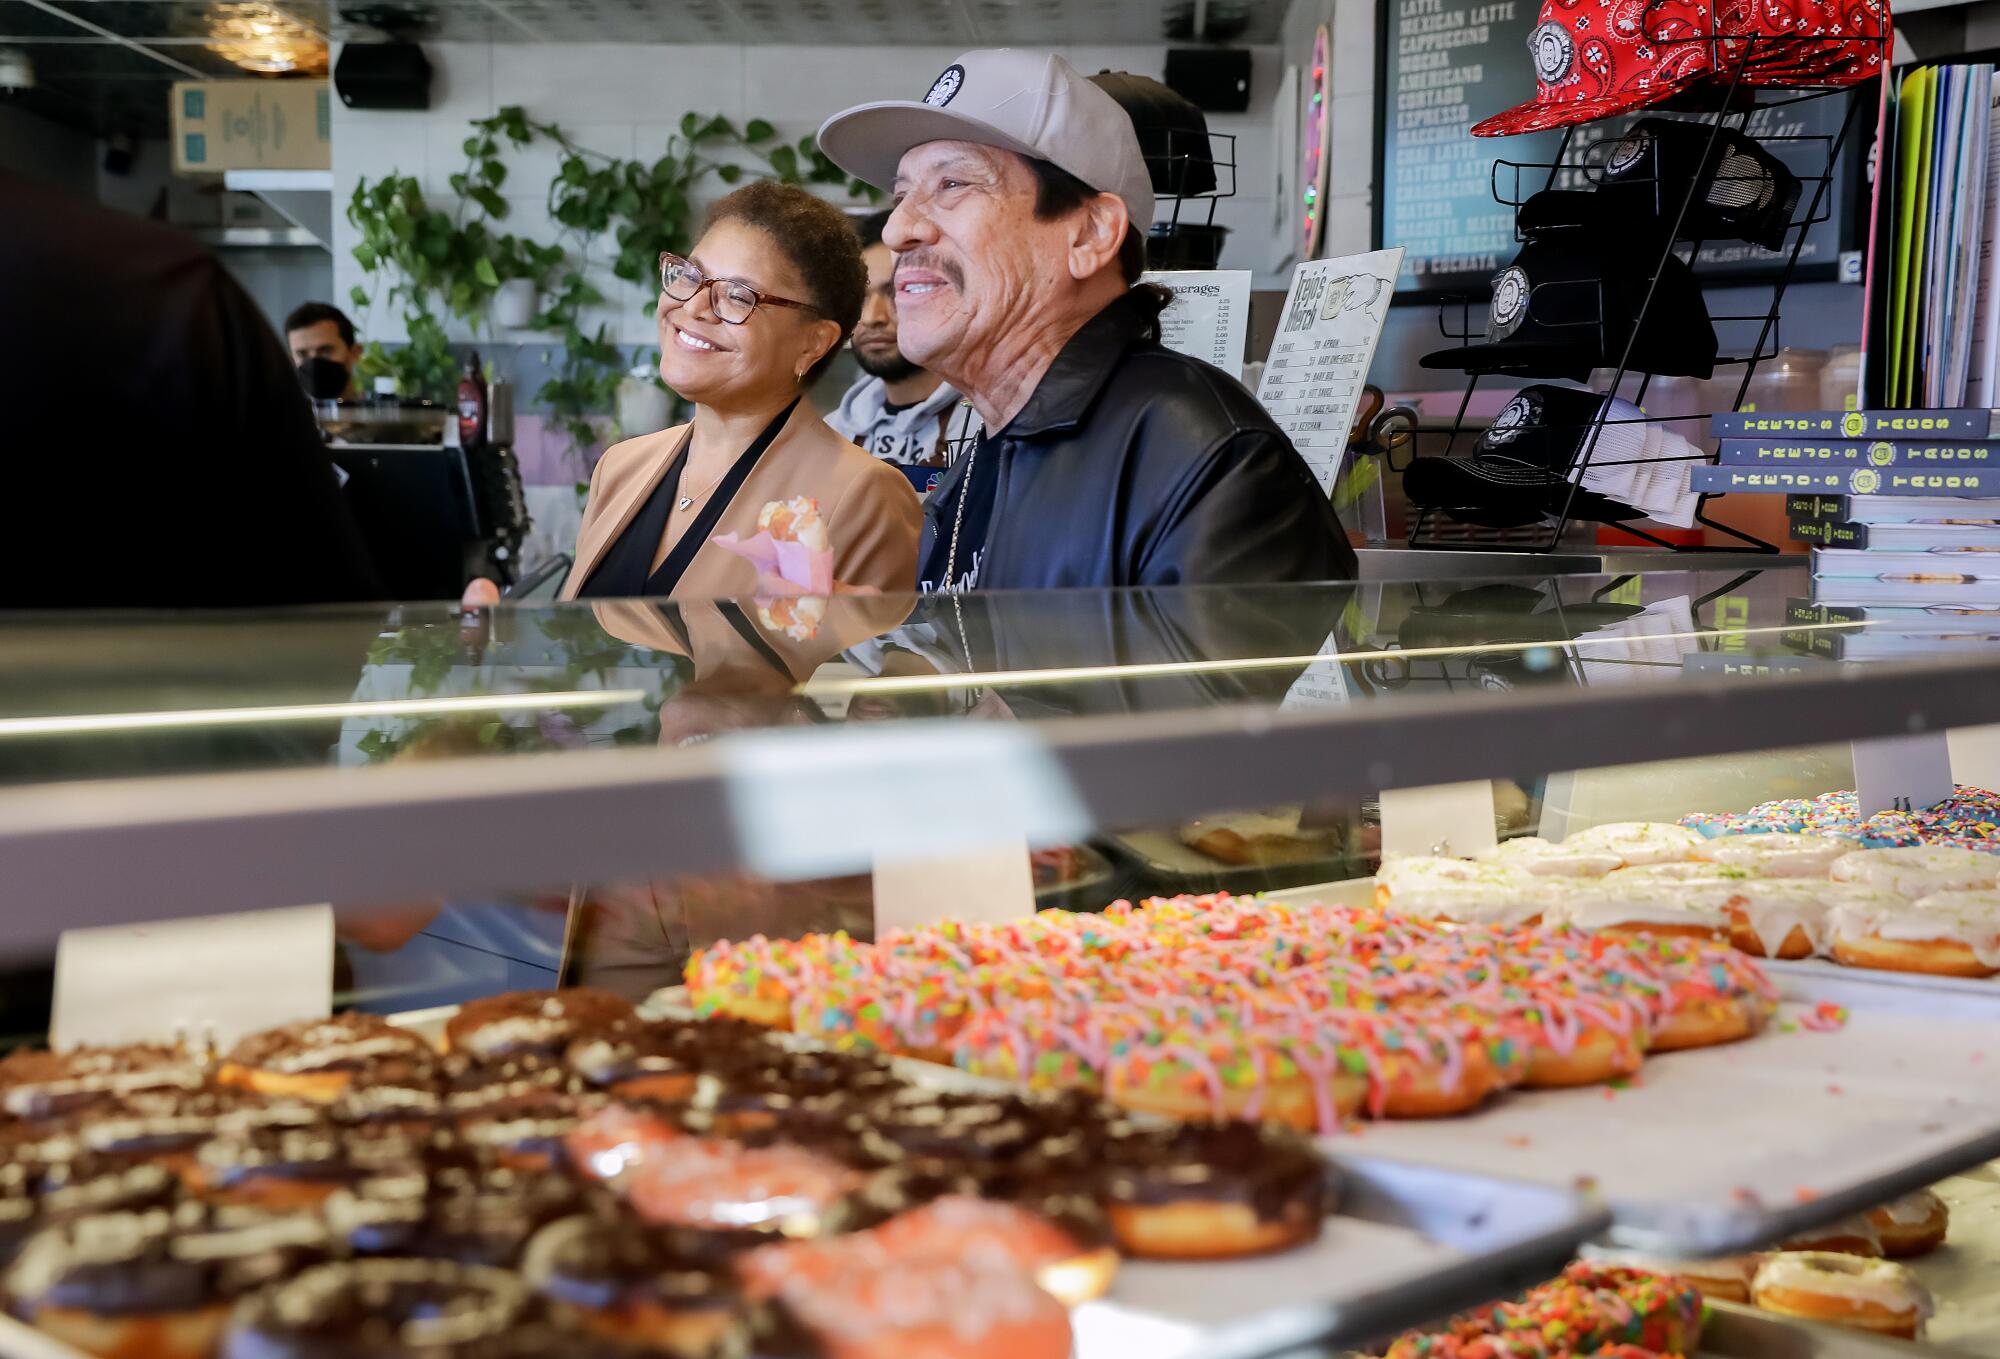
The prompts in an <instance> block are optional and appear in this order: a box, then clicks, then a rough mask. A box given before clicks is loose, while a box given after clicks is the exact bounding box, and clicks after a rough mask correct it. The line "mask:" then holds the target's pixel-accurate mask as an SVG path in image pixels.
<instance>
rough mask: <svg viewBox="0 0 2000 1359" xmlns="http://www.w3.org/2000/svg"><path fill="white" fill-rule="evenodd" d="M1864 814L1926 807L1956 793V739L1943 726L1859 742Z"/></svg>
mask: <svg viewBox="0 0 2000 1359" xmlns="http://www.w3.org/2000/svg"><path fill="white" fill-rule="evenodd" d="M1854 789H1855V795H1856V797H1857V798H1858V799H1859V800H1860V803H1861V815H1863V816H1873V815H1874V814H1875V813H1877V812H1892V811H1921V810H1923V809H1924V808H1925V807H1934V806H1936V805H1937V804H1938V803H1940V802H1943V801H1944V800H1945V799H1946V798H1948V797H1950V796H1951V741H1950V738H1949V737H1947V736H1946V735H1945V733H1943V732H1941V731H1932V732H1925V733H1924V734H1923V735H1921V736H1885V737H1881V738H1879V739H1877V740H1873V741H1856V742H1855V743H1854Z"/></svg>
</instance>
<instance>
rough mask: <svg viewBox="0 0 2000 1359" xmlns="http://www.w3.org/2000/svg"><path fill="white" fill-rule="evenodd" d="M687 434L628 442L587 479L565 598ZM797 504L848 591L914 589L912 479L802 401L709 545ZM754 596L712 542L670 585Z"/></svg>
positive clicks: (705, 595)
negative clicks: (810, 517) (817, 519)
mask: <svg viewBox="0 0 2000 1359" xmlns="http://www.w3.org/2000/svg"><path fill="white" fill-rule="evenodd" d="M687 430H688V427H687V426H686V425H676V426H675V427H674V428H672V429H664V430H661V431H660V432H659V433H658V434H643V435H641V436H639V437H638V438H636V439H627V440H626V441H625V442H623V443H621V444H614V445H612V446H611V447H610V448H607V449H606V450H605V451H604V456H603V457H602V458H599V459H598V461H597V469H596V470H595V471H594V472H592V473H591V474H590V498H589V500H588V501H586V502H585V504H584V507H583V526H582V527H581V528H579V529H578V530H577V535H576V564H575V565H574V566H572V567H570V572H569V579H568V580H566V581H564V582H563V588H562V595H561V597H562V598H563V599H574V598H576V592H577V590H578V589H580V588H581V587H582V585H583V582H584V581H585V580H587V579H589V577H590V573H591V571H592V570H594V569H595V568H596V566H597V564H598V562H599V561H601V560H603V557H604V554H605V552H606V551H607V550H608V549H609V548H610V547H611V545H612V544H613V543H614V542H616V541H618V535H619V534H620V533H622V532H624V529H625V526H626V525H627V524H628V523H630V522H631V521H632V517H633V516H634V515H636V514H637V513H638V512H639V507H640V506H641V505H643V504H645V503H646V497H647V496H649V495H651V494H652V492H653V488H654V487H655V486H657V485H659V483H660V478H661V477H662V476H664V475H665V474H666V470H667V464H668V463H670V462H672V461H673V456H674V450H675V449H676V448H678V447H679V446H680V442H681V438H682V436H684V435H685V434H686V433H687ZM795 495H804V496H811V497H812V498H813V499H814V500H817V501H818V502H819V512H820V516H821V518H823V519H824V520H825V521H826V530H827V536H828V537H829V538H830V539H832V542H833V578H834V579H835V580H837V581H839V582H840V583H842V584H843V585H872V586H874V587H875V588H876V589H878V590H882V591H885V592H888V593H898V592H908V591H911V590H914V589H915V588H916V580H917V539H918V537H919V535H920V534H921V533H922V531H923V522H924V516H923V510H922V508H921V507H920V506H919V504H918V501H917V493H916V491H915V490H914V489H913V488H912V487H911V486H910V482H909V479H908V478H907V477H905V476H904V475H903V474H902V473H901V472H899V471H897V470H896V469H895V468H894V467H892V466H890V465H889V464H888V463H885V462H882V461H880V460H878V459H876V458H872V457H870V456H869V455H868V454H866V453H863V452H862V451H861V450H860V449H858V448H856V447H855V446H854V445H853V444H851V443H849V442H847V440H845V439H843V438H841V437H840V436H839V435H838V434H836V433H834V432H833V431H832V430H831V429H829V428H828V427H827V424H826V422H825V421H824V420H822V419H820V416H819V412H818V411H816V410H814V409H813V408H812V407H811V405H809V404H808V403H806V402H804V401H801V402H799V404H798V408H797V409H795V410H794V411H793V412H792V417H791V419H789V420H787V421H786V422H785V427H784V428H783V429H782V430H780V431H778V437H777V438H775V439H773V440H772V441H771V446H770V447H769V448H767V449H765V450H764V456H763V457H761V458H759V459H758V460H757V465H756V467H754V468H752V469H751V472H750V475H749V476H748V477H746V478H744V481H743V485H742V486H741V487H740V488H739V489H738V490H737V492H736V495H735V497H734V498H733V499H732V500H731V501H730V502H729V506H728V508H727V509H725V510H724V511H723V513H722V518H721V519H719V520H718V521H716V525H715V530H714V532H713V533H711V534H710V535H709V536H710V538H711V539H713V538H714V537H716V536H718V535H720V534H724V533H734V534H737V535H738V536H739V537H742V538H750V537H754V536H755V535H756V533H757V514H758V512H759V511H760V510H762V509H763V508H764V506H765V505H766V504H768V503H769V502H771V501H773V500H785V499H789V498H790V497H792V496H795ZM756 592H757V569H756V568H755V567H753V566H752V565H750V563H749V562H747V561H744V560H743V559H742V558H741V557H738V556H737V555H736V554H735V553H733V552H730V551H728V550H727V549H724V548H720V547H717V546H716V545H715V544H714V542H713V541H711V542H706V543H703V544H702V545H701V548H700V550H699V551H697V552H696V553H695V556H694V560H693V561H691V562H689V563H688V568H687V570H686V571H685V572H684V573H683V574H682V576H681V578H680V582H679V583H678V584H677V585H675V586H674V589H673V592H672V597H673V598H675V599H741V598H748V597H749V596H751V595H754V594H755V593H756Z"/></svg>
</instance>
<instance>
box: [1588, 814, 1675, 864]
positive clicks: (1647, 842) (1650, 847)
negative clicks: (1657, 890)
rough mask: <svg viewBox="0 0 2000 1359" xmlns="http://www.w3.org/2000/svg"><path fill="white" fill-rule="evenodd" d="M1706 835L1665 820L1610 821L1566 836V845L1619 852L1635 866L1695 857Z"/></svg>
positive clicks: (1620, 855)
mask: <svg viewBox="0 0 2000 1359" xmlns="http://www.w3.org/2000/svg"><path fill="white" fill-rule="evenodd" d="M1704 838H1705V837H1704V836H1703V835H1702V833H1701V832H1700V831H1697V830H1689V829H1688V828H1687V827H1686V826H1675V825H1671V824H1669V823H1667V822H1664V821H1609V822H1606V823H1605V824H1604V825H1602V826H1592V827H1591V828H1590V829H1588V830H1580V831H1578V832H1577V833H1576V834H1574V835H1572V836H1570V837H1569V838H1567V839H1565V840H1564V841H1563V846H1564V847H1565V848H1567V849H1570V850H1577V851H1582V850H1590V851H1599V850H1601V851H1603V852H1604V853H1607V854H1616V855H1617V856H1618V861H1619V862H1620V863H1622V864H1623V865H1625V866H1626V867H1627V868H1635V867H1638V866H1639V865H1641V864H1665V863H1673V862H1675V861H1676V860H1679V859H1688V858H1692V857H1694V852H1695V850H1696V849H1698V848H1699V847H1700V846H1701V844H1702V841H1703V839H1704Z"/></svg>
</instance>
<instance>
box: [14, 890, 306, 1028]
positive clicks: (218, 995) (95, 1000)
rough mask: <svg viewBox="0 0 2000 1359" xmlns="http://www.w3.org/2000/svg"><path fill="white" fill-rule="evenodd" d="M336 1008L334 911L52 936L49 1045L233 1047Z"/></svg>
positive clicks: (302, 910) (290, 910)
mask: <svg viewBox="0 0 2000 1359" xmlns="http://www.w3.org/2000/svg"><path fill="white" fill-rule="evenodd" d="M332 1013H333V908H332V907H331V906H324V905H322V906H288V907H285V908H283V909H282V910H275V911H241V912H238V913H237V914H235V915H208V916H196V917H194V918H191V919H187V920H157V921H154V922H152V923H151V924H146V925H107V926H105V927H103V928H101V929H88V930H65V931H63V934H62V937H61V938H60V939H58V940H57V942H56V985H55V1008H54V1011H53V1013H52V1014H51V1015H50V1018H49V1043H50V1046H52V1047H55V1048H73V1047H76V1046H78V1045H80V1044H84V1043H141V1042H159V1041H161V1040H162V1039H165V1038H167V1037H169V1036H178V1037H186V1038H188V1039H191V1040H195V1041H203V1040H206V1041H208V1042H212V1043H214V1044H215V1045H216V1046H218V1047H223V1048H226V1047H229V1046H230V1045H231V1044H233V1043H235V1041H236V1040H237V1039H239V1038H241V1037H243V1036H244V1035H246V1034H251V1033H255V1032H257V1031H258V1030H259V1029H268V1028H270V1027H271V1026H272V1025H274V1024H289V1023H291V1022H292V1021H293V1020H295V1019H322V1018H325V1017H326V1016H327V1015H329V1014H332Z"/></svg>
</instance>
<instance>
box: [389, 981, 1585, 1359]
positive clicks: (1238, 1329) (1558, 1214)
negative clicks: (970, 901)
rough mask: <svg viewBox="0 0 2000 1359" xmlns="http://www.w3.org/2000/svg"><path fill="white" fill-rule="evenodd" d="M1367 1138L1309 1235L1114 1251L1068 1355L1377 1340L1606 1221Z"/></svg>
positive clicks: (953, 1075) (958, 1076) (924, 1081)
mask: <svg viewBox="0 0 2000 1359" xmlns="http://www.w3.org/2000/svg"><path fill="white" fill-rule="evenodd" d="M640 1011H641V1013H643V1014H645V1015H647V1016H649V1017H652V1018H660V1019H665V1018H688V1017H692V1015H693V1011H691V1010H689V1009H688V1008H687V991H686V988H685V987H679V986H675V987H668V988H665V989H663V990H660V991H656V992H654V993H653V995H652V996H650V997H649V998H648V999H647V1000H646V1002H645V1003H644V1004H643V1005H642V1006H641V1007H640ZM399 1022H400V1021H399ZM438 1022H439V1023H441V1022H442V1020H441V1019H440V1020H439V1021H438ZM772 1036H773V1037H774V1038H776V1039H777V1040H778V1041H780V1042H783V1043H786V1044H788V1045H791V1046H795V1047H808V1048H809V1047H814V1046H816V1044H815V1043H814V1042H813V1040H811V1039H807V1038H801V1037H799V1036H797V1035H795V1034H788V1033H774V1034H773V1035H772ZM893 1065H894V1066H895V1068H896V1070H897V1072H898V1074H900V1075H902V1076H903V1077H904V1078H905V1079H907V1080H909V1081H911V1082H913V1083H916V1084H919V1085H928V1086H932V1087H934V1088H937V1089H944V1090H984V1091H1002V1092H1004V1091H1008V1090H1011V1089H1013V1088H1014V1087H1013V1086H1011V1085H1010V1084H1009V1083H1007V1082H1004V1081H996V1080H991V1079H988V1078H984V1077H979V1076H970V1075H967V1074H966V1073H965V1072H963V1071H959V1070H957V1069H955V1068H953V1067H948V1066H940V1065H938V1064H937V1063H934V1062H920V1061H916V1060H914V1059H912V1058H908V1057H898V1058H894V1059H893ZM1366 1150H1367V1149H1365V1148H1362V1147H1359V1146H1349V1147H1343V1148H1340V1149H1339V1151H1338V1153H1337V1154H1336V1155H1335V1156H1333V1157H1331V1158H1330V1159H1331V1160H1332V1161H1333V1163H1334V1177H1335V1178H1334V1183H1335V1207H1334V1211H1333V1213H1332V1214H1331V1215H1330V1216H1329V1217H1328V1218H1327V1221H1326V1224H1325V1227H1324V1229H1323V1231H1322V1233H1321V1236H1320V1239H1319V1240H1318V1241H1316V1242H1314V1243H1312V1244H1311V1245H1307V1246H1302V1247H1299V1248H1298V1249H1295V1250H1289V1251H1283V1252H1280V1253H1278V1254H1275V1255H1265V1256H1257V1257H1255V1258H1252V1259H1247V1260H1234V1261H1203V1262H1200V1263H1189V1264H1172V1263H1164V1262H1160V1261H1150V1260H1127V1261H1125V1262H1124V1263H1123V1264H1121V1265H1120V1266H1119V1269H1118V1278H1117V1282H1115V1283H1114V1284H1113V1285H1112V1288H1111V1292H1110V1294H1109V1295H1108V1296H1107V1297H1105V1298H1102V1299H1100V1300H1099V1301H1097V1302H1091V1303H1086V1304H1084V1305H1083V1306H1082V1307H1079V1308H1077V1309H1076V1311H1075V1312H1074V1313H1073V1314H1072V1316H1073V1322H1074V1325H1075V1327H1076V1340H1077V1344H1076V1352H1075V1356H1074V1359H1131V1356H1134V1355H1145V1356H1146V1357H1147V1359H1262V1356H1266V1355H1285V1354H1290V1353H1291V1352H1293V1351H1295V1350H1299V1349H1302V1348H1306V1347H1315V1348H1320V1347H1331V1346H1343V1345H1355V1344H1359V1343H1363V1342H1366V1341H1370V1340H1376V1339H1382V1338H1386V1337H1387V1336H1389V1335H1391V1334H1393V1333H1394V1332H1396V1331H1398V1330H1402V1329H1404V1328H1407V1327H1410V1326H1416V1325H1421V1324H1423V1323H1425V1322H1428V1321H1432V1320H1435V1319H1437V1318H1439V1317H1442V1316H1445V1315H1446V1314H1448V1313H1450V1312H1453V1311H1457V1310H1459V1309H1461V1308H1465V1307H1470V1306H1473V1305H1475V1304H1478V1303H1482V1302H1490V1301H1492V1300H1493V1299H1495V1298H1499V1297H1503V1296H1505V1295H1507V1294H1509V1293H1514V1292H1519V1291H1520V1290H1521V1289H1524V1288H1529V1287H1532V1286H1533V1285H1534V1284H1537V1283H1540V1282H1542V1281H1543V1280H1544V1279H1547V1278H1549V1277H1550V1276H1551V1275H1553V1274H1555V1273H1556V1272H1557V1271H1559V1270H1560V1269H1561V1268H1562V1267H1563V1265H1565V1264H1567V1263H1568V1262H1569V1260H1570V1259H1571V1258H1572V1257H1573V1256H1574V1255H1575V1254H1576V1249H1577V1247H1578V1246H1579V1245H1581V1244H1582V1243H1583V1242H1584V1241H1585V1240H1587V1239H1589V1238H1590V1237H1592V1236H1596V1235H1599V1234H1600V1233H1602V1232H1603V1231H1605V1230H1606V1229H1607V1228H1608V1227H1609V1226H1610V1223H1611V1217H1610V1214H1609V1213H1608V1212H1607V1211H1606V1210H1605V1209H1604V1208H1603V1207H1602V1205H1600V1204H1596V1203H1593V1202H1590V1201H1588V1200H1587V1199H1586V1198H1585V1197H1584V1196H1582V1195H1579V1194H1576V1193H1574V1192H1572V1191H1570V1190H1568V1189H1566V1188H1563V1187H1560V1186H1555V1185H1543V1184H1534V1183H1530V1182H1524V1181H1518V1180H1511V1179H1508V1178H1506V1177H1504V1176H1496V1175H1488V1174H1484V1173H1482V1172H1480V1171H1478V1170H1476V1169H1458V1168H1442V1167H1436V1166H1414V1165H1405V1164H1400V1163H1398V1162H1396V1161H1393V1160H1386V1159H1384V1158H1382V1157H1379V1156H1374V1155H1368V1154H1365V1152H1366ZM1350 1153H1352V1154H1350Z"/></svg>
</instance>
